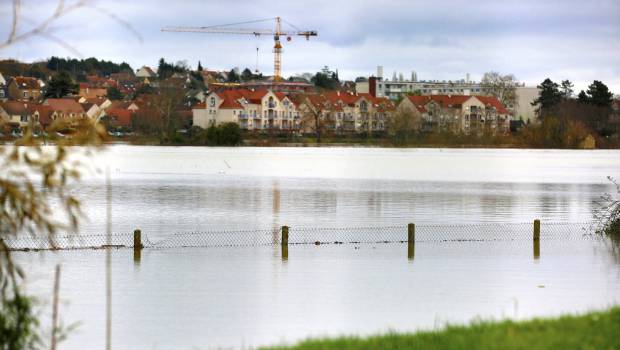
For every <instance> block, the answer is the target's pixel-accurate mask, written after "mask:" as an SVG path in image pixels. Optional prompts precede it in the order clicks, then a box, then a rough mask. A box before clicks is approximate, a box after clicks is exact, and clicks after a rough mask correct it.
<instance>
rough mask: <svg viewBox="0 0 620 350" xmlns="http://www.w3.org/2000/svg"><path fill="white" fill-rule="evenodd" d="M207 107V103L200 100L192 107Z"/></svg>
mask: <svg viewBox="0 0 620 350" xmlns="http://www.w3.org/2000/svg"><path fill="white" fill-rule="evenodd" d="M205 108H207V104H206V103H204V102H198V103H196V104H195V105H194V106H193V107H192V109H205Z"/></svg>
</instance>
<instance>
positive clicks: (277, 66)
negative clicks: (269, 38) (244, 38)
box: [162, 17, 318, 81]
mask: <svg viewBox="0 0 620 350" xmlns="http://www.w3.org/2000/svg"><path fill="white" fill-rule="evenodd" d="M265 21H275V29H274V30H269V29H248V28H234V26H236V25H240V24H248V23H257V22H265ZM282 22H285V23H286V24H288V25H289V26H291V27H293V28H294V29H295V30H292V31H291V30H288V31H287V30H283V29H282ZM162 31H163V32H191V33H209V34H241V35H243V34H247V35H254V36H256V37H258V36H261V35H273V41H274V45H273V78H274V80H275V81H280V80H282V42H281V41H280V37H286V39H287V41H290V40H291V37H292V36H303V37H305V38H306V40H310V37H311V36H317V35H318V34H317V32H316V31H315V30H299V29H298V28H297V27H295V26H294V25H292V24H290V23H288V22H286V21H284V20H283V19H282V18H280V17H275V18H269V19H266V20H256V21H248V22H241V23H232V24H223V25H217V26H208V27H164V28H162Z"/></svg>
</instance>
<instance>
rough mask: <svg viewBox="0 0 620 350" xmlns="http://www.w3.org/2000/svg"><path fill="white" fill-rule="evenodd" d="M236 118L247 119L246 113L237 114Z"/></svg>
mask: <svg viewBox="0 0 620 350" xmlns="http://www.w3.org/2000/svg"><path fill="white" fill-rule="evenodd" d="M238 116H239V119H248V117H249V116H248V115H247V113H239V114H238Z"/></svg>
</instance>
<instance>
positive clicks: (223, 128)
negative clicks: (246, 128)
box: [218, 122, 241, 146]
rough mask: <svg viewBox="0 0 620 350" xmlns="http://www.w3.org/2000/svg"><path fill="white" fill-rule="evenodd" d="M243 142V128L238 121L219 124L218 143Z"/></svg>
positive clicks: (225, 144)
mask: <svg viewBox="0 0 620 350" xmlns="http://www.w3.org/2000/svg"><path fill="white" fill-rule="evenodd" d="M240 143H241V129H240V128H239V124H237V123H232V122H230V123H224V124H222V125H220V126H219V133H218V145H221V146H237V145H239V144H240Z"/></svg>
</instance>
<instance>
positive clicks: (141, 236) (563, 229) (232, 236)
mask: <svg viewBox="0 0 620 350" xmlns="http://www.w3.org/2000/svg"><path fill="white" fill-rule="evenodd" d="M592 227H593V226H592V225H591V224H589V223H544V222H543V223H541V222H540V221H538V220H536V221H534V223H507V224H500V223H490V224H471V225H424V224H422V225H414V224H409V225H398V226H377V227H337V228H336V227H335V228H311V227H299V228H296V227H287V226H282V227H279V228H272V229H262V230H239V231H197V232H182V233H175V234H170V235H166V236H157V237H150V236H149V234H148V232H140V230H136V231H135V232H133V233H126V234H113V235H111V236H110V237H109V238H110V241H108V236H107V235H81V234H75V235H55V236H53V237H39V236H31V235H24V236H19V237H15V236H9V237H5V238H4V239H3V240H4V243H5V244H6V246H7V247H8V248H9V249H10V250H21V251H31V250H35V251H36V250H71V249H104V248H108V247H112V248H134V249H140V248H147V249H165V248H190V247H242V246H267V245H297V244H316V245H320V244H363V243H410V244H411V243H416V242H491V241H524V242H525V241H530V242H531V241H532V240H533V241H545V240H579V239H594V238H597V237H598V235H596V234H595V232H594V229H593V228H592Z"/></svg>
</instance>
